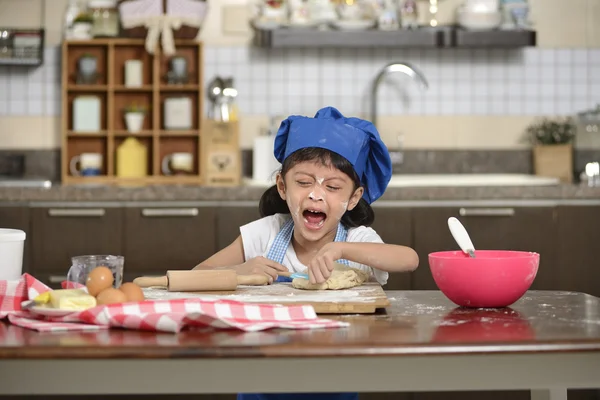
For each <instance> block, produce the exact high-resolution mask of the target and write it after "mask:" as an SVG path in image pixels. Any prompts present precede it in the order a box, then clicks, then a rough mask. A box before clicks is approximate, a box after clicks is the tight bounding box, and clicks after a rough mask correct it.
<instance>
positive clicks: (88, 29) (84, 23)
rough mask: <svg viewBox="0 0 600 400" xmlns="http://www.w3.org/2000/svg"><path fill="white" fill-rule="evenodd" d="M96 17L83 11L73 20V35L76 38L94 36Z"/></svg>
mask: <svg viewBox="0 0 600 400" xmlns="http://www.w3.org/2000/svg"><path fill="white" fill-rule="evenodd" d="M93 23H94V18H93V17H92V15H91V14H88V13H81V14H79V15H77V17H75V19H74V20H73V27H72V35H73V38H74V39H89V38H91V37H92V25H93Z"/></svg>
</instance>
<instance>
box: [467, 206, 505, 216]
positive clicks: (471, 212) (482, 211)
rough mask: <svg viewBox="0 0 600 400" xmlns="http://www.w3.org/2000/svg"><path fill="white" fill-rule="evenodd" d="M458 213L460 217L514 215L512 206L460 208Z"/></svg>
mask: <svg viewBox="0 0 600 400" xmlns="http://www.w3.org/2000/svg"><path fill="white" fill-rule="evenodd" d="M458 213H459V214H460V215H461V216H462V217H471V216H485V217H512V216H513V215H515V209H514V208H461V209H459V210H458Z"/></svg>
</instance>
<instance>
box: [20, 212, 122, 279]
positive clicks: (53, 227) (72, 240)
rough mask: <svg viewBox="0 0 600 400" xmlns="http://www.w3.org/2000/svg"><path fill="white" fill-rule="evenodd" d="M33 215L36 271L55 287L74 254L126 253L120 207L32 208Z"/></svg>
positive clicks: (32, 236)
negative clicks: (123, 245)
mask: <svg viewBox="0 0 600 400" xmlns="http://www.w3.org/2000/svg"><path fill="white" fill-rule="evenodd" d="M31 216H32V217H31V218H32V227H31V243H32V255H33V257H32V258H33V265H32V273H33V274H35V276H36V278H38V279H40V280H42V281H43V282H45V283H46V284H48V285H50V286H52V287H58V285H59V284H60V282H61V281H62V280H64V279H65V278H66V275H67V272H68V271H69V267H70V266H71V257H73V256H78V255H86V254H113V255H121V253H122V250H123V249H122V246H121V244H122V242H123V229H122V221H123V218H122V212H121V209H120V208H110V207H106V208H105V207H77V208H75V207H68V208H66V207H56V208H32V209H31Z"/></svg>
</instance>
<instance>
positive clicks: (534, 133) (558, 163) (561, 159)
mask: <svg viewBox="0 0 600 400" xmlns="http://www.w3.org/2000/svg"><path fill="white" fill-rule="evenodd" d="M575 131H576V128H575V124H574V122H573V120H572V119H571V118H570V117H566V118H554V119H552V118H543V119H541V120H540V121H536V122H534V123H532V124H531V125H529V126H528V127H527V129H526V135H527V139H528V141H529V142H530V143H531V144H532V146H533V165H534V171H535V174H536V175H541V176H550V177H555V178H559V179H560V180H561V181H562V182H566V183H570V182H572V181H573V140H574V138H575Z"/></svg>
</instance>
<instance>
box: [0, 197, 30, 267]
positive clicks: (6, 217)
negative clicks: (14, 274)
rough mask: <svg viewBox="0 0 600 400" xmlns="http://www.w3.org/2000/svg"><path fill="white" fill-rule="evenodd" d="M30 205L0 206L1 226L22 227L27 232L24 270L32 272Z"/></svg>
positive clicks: (24, 249)
mask: <svg viewBox="0 0 600 400" xmlns="http://www.w3.org/2000/svg"><path fill="white" fill-rule="evenodd" d="M29 215H30V213H29V208H28V207H18V206H16V207H0V228H5V229H6V228H8V229H20V230H22V231H23V232H25V245H24V248H23V272H30V265H31V261H30V259H31V229H30V218H29Z"/></svg>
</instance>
